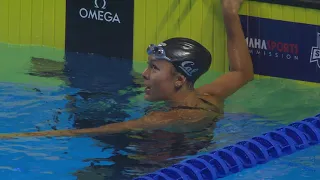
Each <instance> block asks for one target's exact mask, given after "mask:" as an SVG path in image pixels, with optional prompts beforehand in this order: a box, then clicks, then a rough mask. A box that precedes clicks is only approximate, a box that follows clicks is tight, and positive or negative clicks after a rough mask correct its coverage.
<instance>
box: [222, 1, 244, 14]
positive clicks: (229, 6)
mask: <svg viewBox="0 0 320 180" xmlns="http://www.w3.org/2000/svg"><path fill="white" fill-rule="evenodd" d="M242 2H243V0H221V5H222V10H223V13H224V14H226V13H227V14H235V13H236V14H237V13H238V11H239V9H240V6H241V4H242Z"/></svg>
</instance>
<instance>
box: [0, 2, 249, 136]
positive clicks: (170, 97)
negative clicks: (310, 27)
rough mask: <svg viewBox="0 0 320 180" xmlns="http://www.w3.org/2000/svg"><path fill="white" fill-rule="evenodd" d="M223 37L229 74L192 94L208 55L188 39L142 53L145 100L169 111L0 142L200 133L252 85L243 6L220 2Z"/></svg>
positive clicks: (165, 42) (205, 69) (171, 41)
mask: <svg viewBox="0 0 320 180" xmlns="http://www.w3.org/2000/svg"><path fill="white" fill-rule="evenodd" d="M221 4H222V13H223V19H224V24H225V28H226V34H227V51H228V57H229V62H230V63H229V64H230V72H227V73H225V74H224V75H222V76H220V77H219V78H217V79H216V80H214V81H213V82H211V83H209V84H206V85H204V86H201V87H199V88H196V89H195V88H194V84H195V82H196V80H197V79H198V78H199V77H200V76H202V75H203V74H204V73H206V72H207V71H208V70H209V68H210V66H211V61H212V60H211V58H212V57H211V54H210V52H209V51H208V50H207V49H206V48H205V47H204V46H202V45H201V44H199V43H198V42H196V41H194V40H191V39H188V38H180V37H176V38H170V39H168V40H165V41H163V42H161V43H160V44H158V45H154V44H151V45H149V46H148V48H147V53H148V67H147V68H146V69H145V71H144V72H143V73H142V76H143V78H144V85H145V87H146V88H145V96H144V97H145V100H147V101H152V102H156V101H165V102H167V104H168V106H169V107H170V110H169V111H165V112H162V111H154V112H151V113H149V114H147V115H145V116H143V117H141V118H139V119H135V120H129V121H125V122H120V123H112V124H108V125H104V126H100V127H97V128H86V129H74V130H55V131H42V132H27V133H10V134H0V138H17V137H34V136H41V137H44V136H84V135H88V136H96V135H99V134H101V135H102V134H115V133H124V132H130V131H152V130H167V131H172V132H188V131H197V130H199V129H203V128H204V127H205V126H206V124H208V123H212V121H216V120H217V118H218V117H219V116H220V115H222V114H223V104H224V100H225V99H226V98H227V97H229V96H230V95H232V94H233V93H235V92H236V91H237V90H239V89H240V88H241V87H243V86H244V85H245V84H247V83H248V82H249V81H251V80H252V79H253V65H252V60H251V57H250V54H249V51H248V47H247V44H246V41H245V38H244V34H243V31H242V27H241V23H240V18H239V15H238V11H239V8H240V6H241V4H242V0H221Z"/></svg>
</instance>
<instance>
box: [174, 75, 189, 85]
mask: <svg viewBox="0 0 320 180" xmlns="http://www.w3.org/2000/svg"><path fill="white" fill-rule="evenodd" d="M186 82H187V79H186V77H185V76H184V75H182V74H180V73H178V74H177V75H176V82H175V87H176V88H180V87H182V85H183V84H184V83H186Z"/></svg>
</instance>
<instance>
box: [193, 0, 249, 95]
mask: <svg viewBox="0 0 320 180" xmlns="http://www.w3.org/2000/svg"><path fill="white" fill-rule="evenodd" d="M242 1H243V0H222V1H221V4H222V13H223V19H224V24H225V28H226V34H227V49H228V50H227V51H228V56H229V64H230V72H228V73H226V74H224V75H222V76H221V77H219V78H218V79H216V80H215V81H213V82H212V83H210V84H207V85H204V86H202V87H200V88H199V89H198V91H199V92H200V93H208V94H211V95H213V96H217V97H219V98H221V99H222V100H224V99H225V98H227V97H228V96H230V95H232V94H233V93H235V92H236V91H237V90H239V89H240V88H241V87H242V86H244V85H245V84H246V83H248V82H249V81H251V80H252V79H253V65H252V60H251V56H250V54H249V50H248V47H247V43H246V41H245V37H244V34H243V31H242V27H241V23H240V18H239V15H238V11H239V9H240V5H241V3H242Z"/></svg>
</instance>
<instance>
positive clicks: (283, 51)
mask: <svg viewBox="0 0 320 180" xmlns="http://www.w3.org/2000/svg"><path fill="white" fill-rule="evenodd" d="M240 18H241V23H242V27H243V30H244V34H245V38H246V41H247V45H248V47H249V52H250V54H251V57H252V60H253V65H254V72H255V74H260V75H266V76H273V77H281V78H288V79H295V80H302V81H309V82H320V27H319V26H315V25H309V24H302V23H294V22H286V21H279V20H272V19H265V18H258V17H251V16H244V15H241V16H240Z"/></svg>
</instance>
